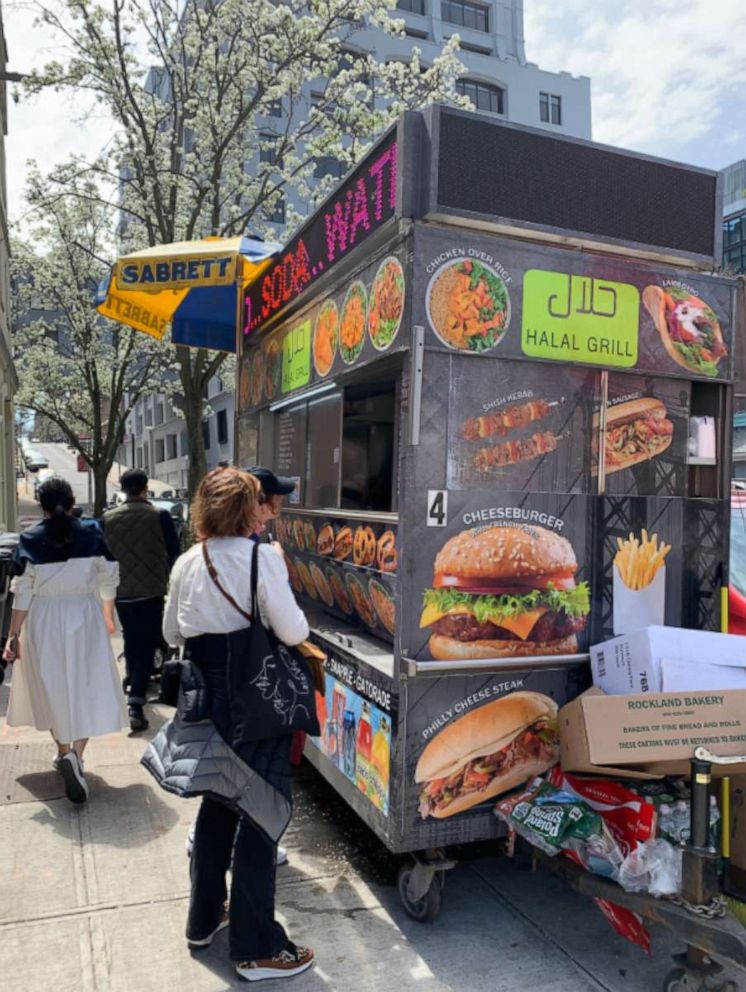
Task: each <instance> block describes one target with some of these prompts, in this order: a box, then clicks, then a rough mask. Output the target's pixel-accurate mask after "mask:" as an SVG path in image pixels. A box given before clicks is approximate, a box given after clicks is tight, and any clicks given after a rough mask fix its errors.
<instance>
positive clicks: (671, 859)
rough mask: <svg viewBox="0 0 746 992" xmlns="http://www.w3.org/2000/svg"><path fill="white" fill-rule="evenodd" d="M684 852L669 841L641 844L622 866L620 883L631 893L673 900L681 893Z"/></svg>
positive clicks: (653, 841)
mask: <svg viewBox="0 0 746 992" xmlns="http://www.w3.org/2000/svg"><path fill="white" fill-rule="evenodd" d="M681 854H682V851H681V848H680V847H674V846H673V845H672V844H669V842H668V841H667V840H660V839H659V840H649V841H646V842H645V843H644V844H640V846H639V847H638V848H637V850H636V851H632V853H631V854H628V855H627V857H626V858H625V859H624V861H623V862H622V865H621V867H620V869H619V878H618V882H619V884H620V885H621V886H622V888H623V889H626V890H627V892H649V893H650V895H651V896H656V897H659V896H672V895H676V893H678V892H679V891H680V890H681Z"/></svg>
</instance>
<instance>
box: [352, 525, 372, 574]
mask: <svg viewBox="0 0 746 992" xmlns="http://www.w3.org/2000/svg"><path fill="white" fill-rule="evenodd" d="M352 560H353V561H354V562H355V564H356V565H372V564H373V563H374V562H375V560H376V535H375V534H374V533H373V528H372V527H358V528H357V530H356V531H355V539H354V541H353V543H352Z"/></svg>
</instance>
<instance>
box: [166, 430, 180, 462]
mask: <svg viewBox="0 0 746 992" xmlns="http://www.w3.org/2000/svg"><path fill="white" fill-rule="evenodd" d="M177 442H178V435H177V434H169V435H168V436H167V437H166V450H167V453H168V458H169V460H170V459H171V458H178V457H179V452H178V451H177V446H178V445H177Z"/></svg>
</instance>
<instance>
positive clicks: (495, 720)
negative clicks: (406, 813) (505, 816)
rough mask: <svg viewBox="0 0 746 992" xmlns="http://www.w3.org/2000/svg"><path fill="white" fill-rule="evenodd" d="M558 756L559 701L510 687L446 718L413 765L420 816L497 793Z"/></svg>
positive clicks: (457, 809)
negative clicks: (461, 713)
mask: <svg viewBox="0 0 746 992" xmlns="http://www.w3.org/2000/svg"><path fill="white" fill-rule="evenodd" d="M558 758H559V738H558V736H557V704H556V703H555V702H554V700H552V699H550V698H549V696H545V695H543V694H542V693H540V692H513V693H511V694H510V695H508V696H503V697H502V698H500V699H495V700H493V701H492V702H491V703H486V704H485V705H484V706H480V707H478V708H477V709H473V710H471V711H470V712H469V713H466V714H465V715H464V716H461V717H459V718H458V719H456V720H454V721H453V722H452V723H449V724H448V725H447V726H446V727H444V728H443V730H441V731H440V733H439V734H437V735H436V736H435V737H433V739H432V740H431V741H430V743H429V744H428V745H427V746H426V747H425V749H424V751H423V752H422V754H421V755H420V759H419V761H418V762H417V767H416V768H415V773H414V780H415V783H416V784H417V786H418V788H419V797H420V807H419V809H420V816H421V817H422V819H423V820H424V819H426V818H427V817H428V816H432V817H435V818H436V819H444V818H445V817H448V816H453V815H454V814H456V813H461V812H463V811H464V810H467V809H470V808H471V807H472V806H476V805H477V804H478V803H482V802H484V801H485V800H486V799H491V798H493V797H494V796H499V795H501V794H502V793H503V792H507V791H508V790H510V789H514V788H516V786H519V785H522V784H523V783H524V782H527V781H528V780H529V779H530V778H532V777H533V776H534V775H539V774H541V772H544V771H546V770H547V768H551V767H552V765H554V764H556V762H557V760H558Z"/></svg>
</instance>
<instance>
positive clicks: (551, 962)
mask: <svg viewBox="0 0 746 992" xmlns="http://www.w3.org/2000/svg"><path fill="white" fill-rule="evenodd" d="M7 697H8V687H7V685H5V686H3V687H2V688H0V716H2V715H4V713H5V709H6V706H7ZM169 714H170V711H169V710H168V709H167V708H165V707H152V708H151V730H150V731H149V734H150V733H153V732H154V731H155V730H156V729H157V727H158V726H159V725H160V724H161V722H162V721H163V720H164V719H166V718H167V717H168V715H169ZM144 744H145V742H144V739H143V738H142V737H131V736H129V735H127V734H125V733H122V734H119V735H112V736H109V737H106V738H99V739H97V740H94V741H93V742H92V743H91V745H90V747H89V751H88V753H87V755H86V759H87V769H86V771H87V778H88V781H89V784H90V801H89V803H88V805H87V806H85V807H75V806H72V805H71V804H70V803H69V802H68V801H67V800H66V799H65V798H64V795H63V789H62V783H61V780H60V779H59V777H58V776H57V775H56V773H55V772H54V771H53V770H52V768H51V763H50V762H51V757H52V747H51V742H50V741H49V739H48V737H47V735H45V734H41V733H37V732H35V731H33V730H27V729H22V730H14V729H12V728H9V727H7V726H6V725H3V726H2V728H1V729H0V973H1V974H2V975H3V989H4V990H7V992H46V990H48V989H50V988H54V989H55V992H120V990H121V992H124V990H127V992H130V990H132V989H137V990H138V992H163V990H167V989H168V990H170V989H174V990H176V989H189V990H194V992H198V990H199V992H218V990H221V992H222V990H225V989H227V988H239V987H242V986H243V983H241V982H240V981H239V980H238V979H237V978H236V976H235V974H234V973H233V970H232V968H231V966H230V963H229V961H228V959H227V938H226V935H224V934H222V935H220V936H219V937H218V938H217V939H216V941H215V944H214V945H213V947H212V948H210V949H209V950H206V951H202V952H199V953H196V952H195V953H193V954H190V953H189V951H188V950H187V948H186V943H185V940H184V925H185V916H186V908H187V897H188V885H189V879H188V869H187V857H186V853H185V849H184V841H185V837H186V834H187V830H188V828H189V825H190V823H191V822H192V820H193V818H194V816H195V815H196V811H197V803H196V802H195V801H185V800H180V799H178V798H176V797H173V796H171V795H169V794H167V793H165V792H162V791H161V790H159V789H158V788H157V786H156V785H155V783H154V782H153V780H152V779H151V778H150V777H149V775H148V774H147V773H146V772H145V770H144V769H143V768H142V767H141V765H140V764H139V758H140V755H141V754H142V751H143V749H144ZM295 799H296V806H295V815H294V818H293V821H292V823H291V826H290V829H289V832H288V834H287V836H286V844H287V846H288V848H289V864H288V865H287V866H284V867H282V868H280V869H279V870H278V896H277V906H278V913H279V915H280V918H281V920H282V922H283V923H284V924H285V925H286V927H287V928H288V931H289V933H290V935H291V936H292V938H293V939H295V940H296V941H298V942H300V943H303V944H308V945H310V946H312V947H313V948H314V950H315V951H316V960H317V965H316V967H315V969H314V970H313V971H310V972H308V973H307V974H305V975H303V976H301V977H299V978H297V979H294V980H293V982H291V983H290V984H291V986H292V987H293V988H296V989H298V990H299V992H321V990H325V992H344V990H348V989H350V988H352V987H354V988H355V989H360V990H366V992H367V990H373V989H383V990H387V992H388V990H394V989H396V990H399V989H401V990H405V989H406V990H409V989H416V990H419V992H450V990H459V992H482V990H485V992H486V990H488V989H489V990H494V989H499V990H501V992H513V990H515V992H519V990H520V992H524V990H526V989H530V990H532V992H556V990H568V992H569V990H572V992H592V990H595V992H600V990H606V992H646V990H648V989H649V990H652V992H657V990H658V989H660V988H661V985H662V981H663V977H664V975H665V974H666V973H667V972H668V970H669V969H670V967H671V962H670V957H669V955H670V953H671V952H672V950H678V948H674V947H673V945H672V944H671V943H670V941H669V940H668V937H667V935H666V932H665V931H663V930H661V929H655V930H654V931H653V956H652V958H651V959H648V958H646V957H645V955H644V954H643V953H642V952H641V951H640V950H639V949H638V948H637V947H633V946H632V945H631V944H628V943H626V942H625V941H624V940H622V939H621V938H620V937H617V936H616V935H615V934H614V933H613V932H612V931H611V929H610V928H609V926H608V924H607V923H606V921H605V920H604V919H603V917H602V916H601V914H600V913H599V912H598V911H597V910H596V909H595V907H594V906H593V904H592V903H590V902H588V901H585V900H583V899H581V898H580V897H579V896H575V895H574V894H573V893H571V892H570V891H569V889H567V888H565V887H564V886H563V884H562V883H560V882H558V881H556V880H555V879H554V878H552V877H549V876H547V875H544V874H542V873H541V872H539V873H537V874H532V873H531V871H530V865H529V864H528V863H527V862H525V861H522V860H521V861H516V862H511V861H509V860H508V859H507V858H505V857H500V856H498V847H497V845H493V844H485V845H481V846H480V847H478V848H471V849H470V848H464V849H462V850H461V851H460V852H459V857H460V859H461V860H460V861H459V864H458V866H457V867H456V868H455V869H454V870H453V871H451V872H450V873H449V875H448V878H447V882H446V888H445V893H444V895H445V898H444V905H443V912H442V914H441V916H440V917H439V919H437V920H436V921H435V922H434V923H432V924H418V923H414V922H413V921H411V920H410V919H409V918H408V917H407V916H406V915H405V913H404V911H403V909H402V908H401V905H400V903H399V899H398V896H397V892H396V887H395V882H396V871H397V867H398V864H399V861H398V859H397V858H395V857H394V856H392V855H390V854H388V852H387V851H386V850H385V848H384V847H383V846H382V845H381V844H380V842H379V841H378V840H377V839H376V838H375V837H374V836H373V834H372V833H370V832H369V831H368V830H367V828H366V827H364V826H363V825H362V823H361V821H360V820H359V819H358V818H357V817H356V816H355V814H353V813H352V812H350V811H349V810H348V808H347V807H346V806H345V804H344V803H342V802H341V801H340V800H339V799H338V798H337V797H336V794H335V793H334V792H333V791H332V790H331V789H330V788H328V787H327V786H326V784H325V783H324V782H323V780H322V779H321V778H320V777H319V776H318V775H317V774H316V773H315V772H314V771H313V770H312V769H311V768H310V766H308V765H307V764H304V765H303V766H302V767H301V768H300V769H298V770H297V774H296V782H295ZM271 987H274V986H271Z"/></svg>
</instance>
